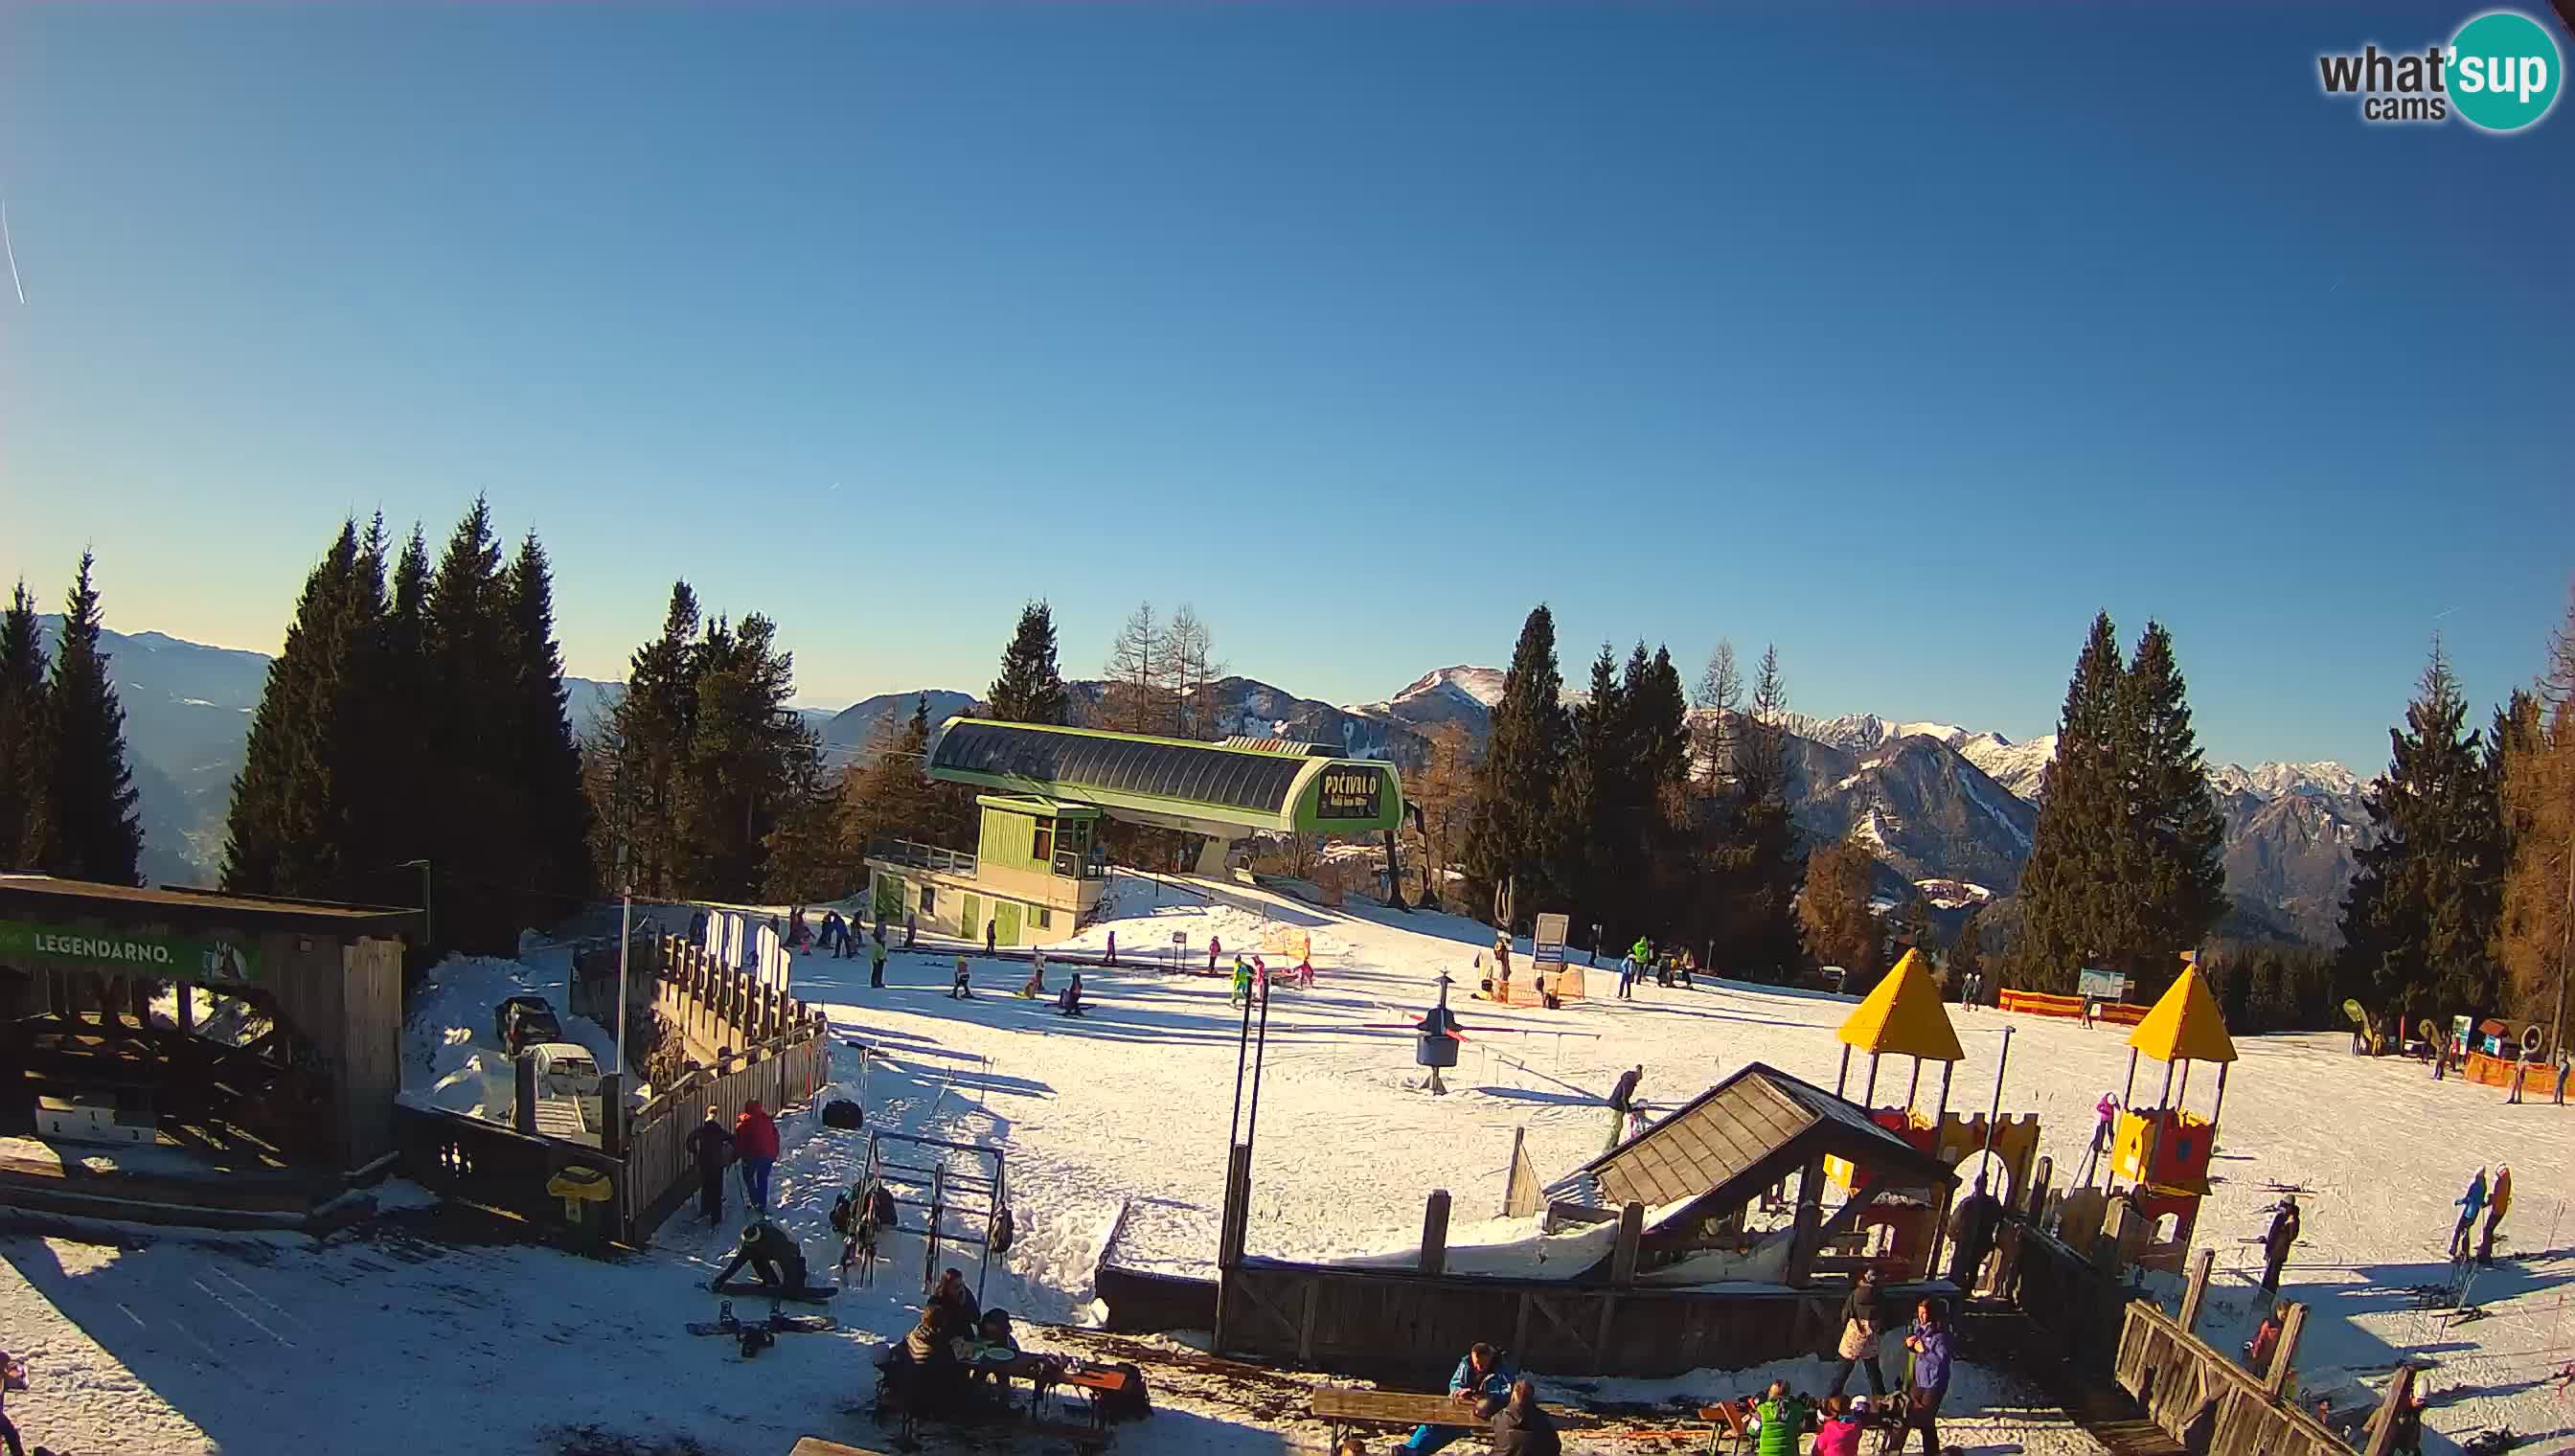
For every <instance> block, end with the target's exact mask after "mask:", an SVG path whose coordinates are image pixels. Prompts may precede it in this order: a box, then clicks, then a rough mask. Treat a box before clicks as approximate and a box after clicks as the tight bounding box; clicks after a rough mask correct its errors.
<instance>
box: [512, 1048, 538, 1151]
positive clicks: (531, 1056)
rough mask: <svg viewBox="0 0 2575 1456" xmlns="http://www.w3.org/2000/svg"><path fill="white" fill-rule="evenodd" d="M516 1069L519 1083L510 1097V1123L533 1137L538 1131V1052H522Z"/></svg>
mask: <svg viewBox="0 0 2575 1456" xmlns="http://www.w3.org/2000/svg"><path fill="white" fill-rule="evenodd" d="M514 1070H515V1071H516V1072H517V1074H518V1085H517V1088H516V1090H515V1091H514V1093H513V1094H512V1096H511V1098H510V1125H511V1126H512V1127H514V1128H516V1129H518V1130H519V1131H521V1132H524V1133H527V1134H529V1135H530V1136H532V1137H533V1136H535V1135H536V1131H537V1054H536V1053H535V1052H533V1051H523V1052H520V1053H519V1060H518V1062H517V1065H516V1067H515V1068H514Z"/></svg>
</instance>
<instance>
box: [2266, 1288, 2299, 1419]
mask: <svg viewBox="0 0 2575 1456" xmlns="http://www.w3.org/2000/svg"><path fill="white" fill-rule="evenodd" d="M2306 1327H2307V1307H2306V1306H2305V1305H2303V1304H2292V1305H2290V1306H2289V1318H2288V1319H2287V1321H2285V1322H2284V1323H2282V1324H2281V1326H2280V1344H2279V1347H2278V1348H2277V1349H2275V1350H2273V1351H2272V1352H2271V1368H2270V1369H2269V1370H2267V1371H2264V1372H2263V1375H2262V1387H2263V1389H2265V1390H2268V1391H2269V1392H2270V1393H2271V1398H2272V1399H2273V1400H2278V1399H2279V1398H2280V1388H2281V1387H2282V1386H2284V1385H2287V1384H2288V1383H2289V1370H2290V1363H2291V1357H2292V1356H2294V1355H2296V1354H2297V1353H2298V1336H2299V1334H2301V1333H2302V1332H2304V1331H2305V1329H2306Z"/></svg>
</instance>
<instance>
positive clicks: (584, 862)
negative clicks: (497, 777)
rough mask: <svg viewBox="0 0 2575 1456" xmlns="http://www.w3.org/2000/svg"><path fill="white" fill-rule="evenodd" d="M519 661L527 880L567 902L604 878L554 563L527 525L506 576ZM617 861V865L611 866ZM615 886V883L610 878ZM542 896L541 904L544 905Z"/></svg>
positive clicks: (516, 703)
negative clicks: (593, 850)
mask: <svg viewBox="0 0 2575 1456" xmlns="http://www.w3.org/2000/svg"><path fill="white" fill-rule="evenodd" d="M503 585H504V595H505V598H506V604H507V608H508V611H509V616H510V627H511V633H510V648H511V654H512V657H513V658H514V660H515V662H514V664H513V667H514V672H513V674H512V678H511V683H510V689H511V696H512V700H513V701H512V713H511V717H510V720H509V723H510V730H511V732H512V734H513V735H514V737H515V738H516V742H515V743H514V744H513V745H512V746H513V747H514V748H515V752H516V759H517V761H516V764H515V765H514V766H515V772H514V773H513V774H512V777H513V779H514V780H515V782H516V785H517V788H516V792H517V794H518V796H519V817H520V821H521V824H522V834H523V838H522V840H521V853H522V854H523V855H524V856H525V863H526V866H527V874H528V880H527V887H528V888H529V889H530V890H532V891H534V892H536V893H538V894H539V895H542V896H545V897H546V900H547V901H550V902H552V903H553V904H555V905H557V906H559V909H558V910H556V911H555V912H556V913H560V912H561V911H562V910H568V909H570V908H572V907H573V906H574V905H575V904H577V903H578V902H579V901H580V900H581V899H582V898H584V897H586V896H587V895H589V894H590V893H591V891H592V890H593V889H594V887H596V886H597V885H598V884H599V882H600V881H599V879H598V874H597V870H596V869H595V867H594V866H593V864H592V861H591V855H590V802H589V800H588V799H587V798H585V797H584V796H583V794H582V787H581V740H580V738H579V737H577V736H576V735H575V734H574V732H573V727H572V721H571V718H570V716H569V714H568V713H567V712H566V709H565V699H564V682H563V650H562V648H561V646H560V645H559V644H558V643H557V642H556V641H555V607H554V600H555V599H554V571H553V568H552V566H551V565H550V564H549V563H548V562H547V560H546V549H545V547H544V545H543V544H541V543H540V542H539V541H538V540H537V534H536V533H535V532H533V531H531V532H529V533H528V534H527V535H526V536H525V537H523V538H522V539H521V540H520V542H519V554H518V556H517V557H516V558H515V559H514V560H513V561H512V562H511V563H510V571H509V576H508V577H507V579H506V580H505V582H504V584H503ZM609 867H612V868H613V861H612V865H611V866H609ZM608 887H609V888H616V886H614V885H611V886H608ZM543 903H544V902H541V903H540V905H539V906H538V907H537V908H538V912H539V913H544V912H545V911H544V909H543Z"/></svg>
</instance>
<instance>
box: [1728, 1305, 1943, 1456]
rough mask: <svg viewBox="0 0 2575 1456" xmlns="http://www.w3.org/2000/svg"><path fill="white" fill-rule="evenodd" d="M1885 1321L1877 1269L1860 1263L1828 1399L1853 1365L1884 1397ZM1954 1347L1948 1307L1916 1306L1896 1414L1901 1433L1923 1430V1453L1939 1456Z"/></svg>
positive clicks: (1777, 1389)
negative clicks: (1906, 1371) (1900, 1405)
mask: <svg viewBox="0 0 2575 1456" xmlns="http://www.w3.org/2000/svg"><path fill="white" fill-rule="evenodd" d="M1886 1323H1887V1321H1886V1316H1885V1296H1884V1294H1883V1293H1882V1291H1881V1290H1880V1287H1879V1284H1878V1276H1877V1270H1876V1269H1875V1268H1873V1267H1872V1268H1863V1269H1861V1270H1860V1275H1859V1279H1858V1280H1857V1281H1856V1282H1855V1283H1853V1284H1852V1285H1851V1292H1850V1294H1849V1295H1848V1296H1847V1297H1845V1298H1844V1299H1843V1300H1842V1333H1841V1339H1840V1342H1839V1343H1838V1344H1836V1345H1835V1346H1834V1350H1833V1353H1834V1354H1835V1355H1837V1356H1838V1357H1839V1358H1840V1363H1839V1364H1838V1365H1836V1366H1835V1367H1834V1368H1833V1381H1832V1384H1831V1386H1829V1387H1828V1388H1827V1389H1826V1390H1825V1397H1826V1399H1827V1400H1828V1401H1829V1400H1833V1399H1838V1398H1839V1397H1840V1395H1841V1393H1842V1387H1843V1386H1845V1385H1847V1384H1849V1383H1850V1377H1851V1371H1853V1370H1854V1369H1856V1370H1859V1371H1861V1372H1863V1373H1865V1374H1866V1375H1867V1377H1868V1390H1869V1394H1870V1395H1871V1396H1874V1397H1876V1398H1877V1399H1878V1400H1881V1401H1883V1400H1885V1399H1886V1398H1887V1390H1886V1372H1885V1371H1884V1369H1882V1368H1881V1367H1880V1366H1879V1364H1878V1357H1879V1350H1880V1346H1881V1345H1882V1344H1883V1342H1884V1338H1885V1331H1886ZM1955 1348H1956V1337H1955V1336H1954V1335H1953V1334H1952V1333H1951V1332H1950V1329H1949V1312H1948V1310H1947V1308H1946V1307H1945V1306H1943V1305H1942V1304H1941V1302H1940V1301H1939V1300H1936V1299H1925V1300H1923V1301H1921V1302H1920V1303H1919V1304H1917V1305H1915V1306H1914V1310H1913V1324H1912V1326H1911V1327H1910V1328H1908V1329H1907V1330H1906V1331H1905V1333H1904V1350H1905V1353H1906V1354H1907V1355H1908V1356H1909V1357H1910V1368H1911V1374H1910V1375H1909V1377H1908V1378H1907V1379H1906V1381H1905V1390H1904V1404H1903V1409H1902V1412H1901V1414H1900V1416H1899V1418H1898V1419H1899V1422H1900V1425H1901V1429H1902V1431H1903V1432H1904V1433H1906V1434H1908V1435H1909V1433H1911V1432H1913V1431H1916V1430H1919V1431H1920V1432H1921V1433H1922V1449H1923V1451H1924V1452H1925V1453H1927V1456H1940V1435H1939V1431H1938V1429H1937V1428H1936V1426H1935V1424H1934V1423H1935V1422H1936V1421H1937V1420H1938V1418H1939V1415H1940V1405H1941V1402H1942V1401H1944V1400H1946V1399H1948V1396H1949V1366H1950V1361H1951V1358H1952V1356H1953V1354H1954V1351H1955ZM1772 1390H1773V1392H1774V1394H1783V1393H1785V1387H1784V1386H1783V1385H1782V1386H1773V1387H1772ZM1860 1410H1861V1414H1862V1417H1863V1418H1865V1417H1866V1416H1867V1414H1868V1413H1869V1408H1868V1407H1866V1406H1861V1407H1860ZM1795 1439H1796V1438H1795V1436H1794V1434H1793V1433H1792V1434H1791V1435H1790V1436H1789V1437H1788V1440H1789V1443H1790V1444H1789V1445H1788V1447H1787V1449H1788V1450H1790V1451H1794V1450H1795V1449H1796V1447H1795ZM1762 1449H1763V1450H1764V1451H1765V1452H1766V1451H1768V1450H1769V1447H1768V1446H1767V1445H1766V1444H1765V1445H1764V1446H1763V1448H1762ZM1817 1449H1818V1450H1821V1449H1823V1448H1822V1446H1821V1443H1820V1442H1819V1443H1818V1445H1817ZM1893 1449H1894V1451H1899V1452H1900V1451H1902V1450H1903V1449H1904V1436H1902V1435H1899V1437H1898V1438H1897V1440H1896V1443H1895V1446H1894V1448H1893ZM1890 1456H1892V1453H1890Z"/></svg>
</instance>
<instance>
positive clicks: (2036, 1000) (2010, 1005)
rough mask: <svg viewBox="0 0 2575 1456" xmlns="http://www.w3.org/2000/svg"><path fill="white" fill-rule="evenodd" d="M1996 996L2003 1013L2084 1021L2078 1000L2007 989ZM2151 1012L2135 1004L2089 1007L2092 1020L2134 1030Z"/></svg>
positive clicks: (2108, 1002) (2112, 1002)
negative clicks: (2012, 1012) (2015, 1012)
mask: <svg viewBox="0 0 2575 1456" xmlns="http://www.w3.org/2000/svg"><path fill="white" fill-rule="evenodd" d="M1995 994H1996V996H1997V997H1998V998H1999V1001H2000V1005H2001V1007H2002V1009H2003V1010H2006V1011H2018V1012H2020V1013H2022V1014H2023V1015H2028V1016H2058V1017H2062V1018H2064V1019H2065V1020H2068V1021H2080V1020H2082V1019H2083V998H2082V997H2081V996H2057V995H2050V994H2048V993H2047V992H2045V991H2017V990H2009V989H2005V990H2002V991H1997V992H1996V993H1995ZM2153 1009H2154V1008H2153V1007H2152V1006H2141V1005H2138V1004H2137V1003H2136V1002H2134V1001H2096V1002H2094V1003H2093V1005H2092V1018H2093V1019H2094V1020H2096V1021H2107V1022H2109V1023H2111V1024H2112V1025H2114V1026H2134V1025H2136V1024H2137V1023H2138V1022H2140V1021H2142V1020H2144V1019H2146V1013H2147V1012H2149V1011H2151V1010H2153Z"/></svg>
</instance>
